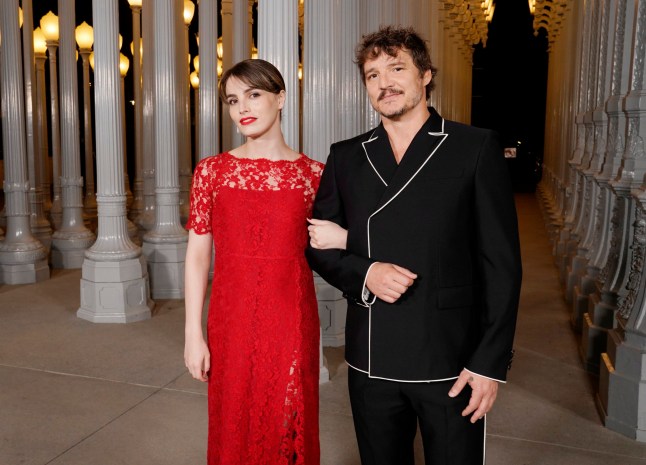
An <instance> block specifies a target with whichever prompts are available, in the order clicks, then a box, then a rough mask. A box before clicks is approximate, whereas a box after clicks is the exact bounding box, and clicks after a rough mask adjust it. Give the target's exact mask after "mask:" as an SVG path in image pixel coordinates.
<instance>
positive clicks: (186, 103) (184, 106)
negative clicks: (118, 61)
mask: <svg viewBox="0 0 646 465" xmlns="http://www.w3.org/2000/svg"><path fill="white" fill-rule="evenodd" d="M183 5H184V9H183V13H184V14H183V19H184V20H183V21H182V33H183V34H182V35H183V37H182V42H181V47H179V59H180V64H181V66H180V67H179V68H178V72H179V75H178V85H179V97H180V107H181V115H180V120H179V124H180V131H181V132H180V134H181V136H180V139H179V179H180V218H181V220H182V223H186V222H187V221H188V212H189V202H190V199H189V195H190V190H191V178H192V175H193V170H192V163H191V99H190V90H191V86H190V83H189V74H190V72H191V70H190V66H191V65H190V63H189V61H182V58H184V59H186V58H185V57H187V56H189V47H188V27H189V25H190V24H191V21H192V20H193V14H194V13H195V4H194V3H193V2H192V1H191V0H184V1H183Z"/></svg>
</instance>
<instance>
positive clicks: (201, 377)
mask: <svg viewBox="0 0 646 465" xmlns="http://www.w3.org/2000/svg"><path fill="white" fill-rule="evenodd" d="M184 363H185V364H186V368H188V371H189V373H190V374H191V376H192V377H193V378H195V379H196V380H198V381H208V372H209V370H210V369H211V354H210V353H209V348H208V347H207V345H206V342H204V337H202V335H201V334H199V335H196V336H188V335H187V336H186V342H185V344H184Z"/></svg>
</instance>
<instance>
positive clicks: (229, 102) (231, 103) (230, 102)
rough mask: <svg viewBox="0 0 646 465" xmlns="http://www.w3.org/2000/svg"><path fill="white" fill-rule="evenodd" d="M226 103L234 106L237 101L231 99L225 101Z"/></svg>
mask: <svg viewBox="0 0 646 465" xmlns="http://www.w3.org/2000/svg"><path fill="white" fill-rule="evenodd" d="M227 103H228V104H229V105H235V104H236V103H238V101H237V100H236V99H234V98H232V99H229V100H228V101H227Z"/></svg>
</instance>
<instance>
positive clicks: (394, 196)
mask: <svg viewBox="0 0 646 465" xmlns="http://www.w3.org/2000/svg"><path fill="white" fill-rule="evenodd" d="M442 128H444V119H442ZM428 134H429V135H437V136H444V138H443V139H442V140H441V141H440V142H439V143H438V144H437V147H435V149H434V150H433V151H432V152H431V153H430V155H429V156H428V158H426V160H425V161H424V163H422V164H421V165H420V167H419V168H418V169H417V171H415V173H414V174H413V175H412V176H411V177H410V179H409V180H408V181H407V182H406V184H404V185H403V186H402V188H401V189H399V191H397V193H396V194H395V195H393V196H392V197H391V198H390V199H389V200H388V202H386V203H385V204H383V205H382V206H381V207H380V208H379V209H378V210H376V211H374V212H373V213H372V214H371V215H370V216H369V217H368V222H367V228H368V258H371V257H370V254H371V250H370V220H371V219H372V217H373V216H375V215H376V214H377V213H379V212H380V211H381V210H383V209H384V208H386V206H387V205H388V204H389V203H390V202H392V201H393V200H395V199H396V198H397V196H398V195H399V194H401V193H402V191H403V190H404V189H406V188H407V187H408V185H409V184H410V183H411V181H412V180H413V179H415V176H417V174H418V173H419V172H420V171H421V170H422V168H424V166H426V164H427V163H428V161H429V160H430V159H431V158H432V157H433V155H435V152H437V149H439V148H440V147H441V146H442V144H443V143H444V141H445V140H446V138H447V137H449V135H448V134H443V133H442V134H439V133H430V132H429V133H428ZM364 150H365V147H364Z"/></svg>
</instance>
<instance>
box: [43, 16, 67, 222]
mask: <svg viewBox="0 0 646 465" xmlns="http://www.w3.org/2000/svg"><path fill="white" fill-rule="evenodd" d="M40 28H41V30H42V31H43V35H44V36H45V43H46V45H47V52H48V53H49V94H50V113H51V118H52V178H53V185H54V189H53V194H54V197H53V199H52V208H51V209H50V212H49V214H50V217H51V219H52V226H54V229H58V228H59V227H60V226H61V221H62V219H63V205H62V199H61V129H60V122H59V112H58V72H57V69H56V49H57V48H58V17H57V16H56V15H55V14H54V13H52V12H51V11H50V12H49V13H47V14H46V15H45V16H43V17H42V18H41V20H40Z"/></svg>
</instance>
